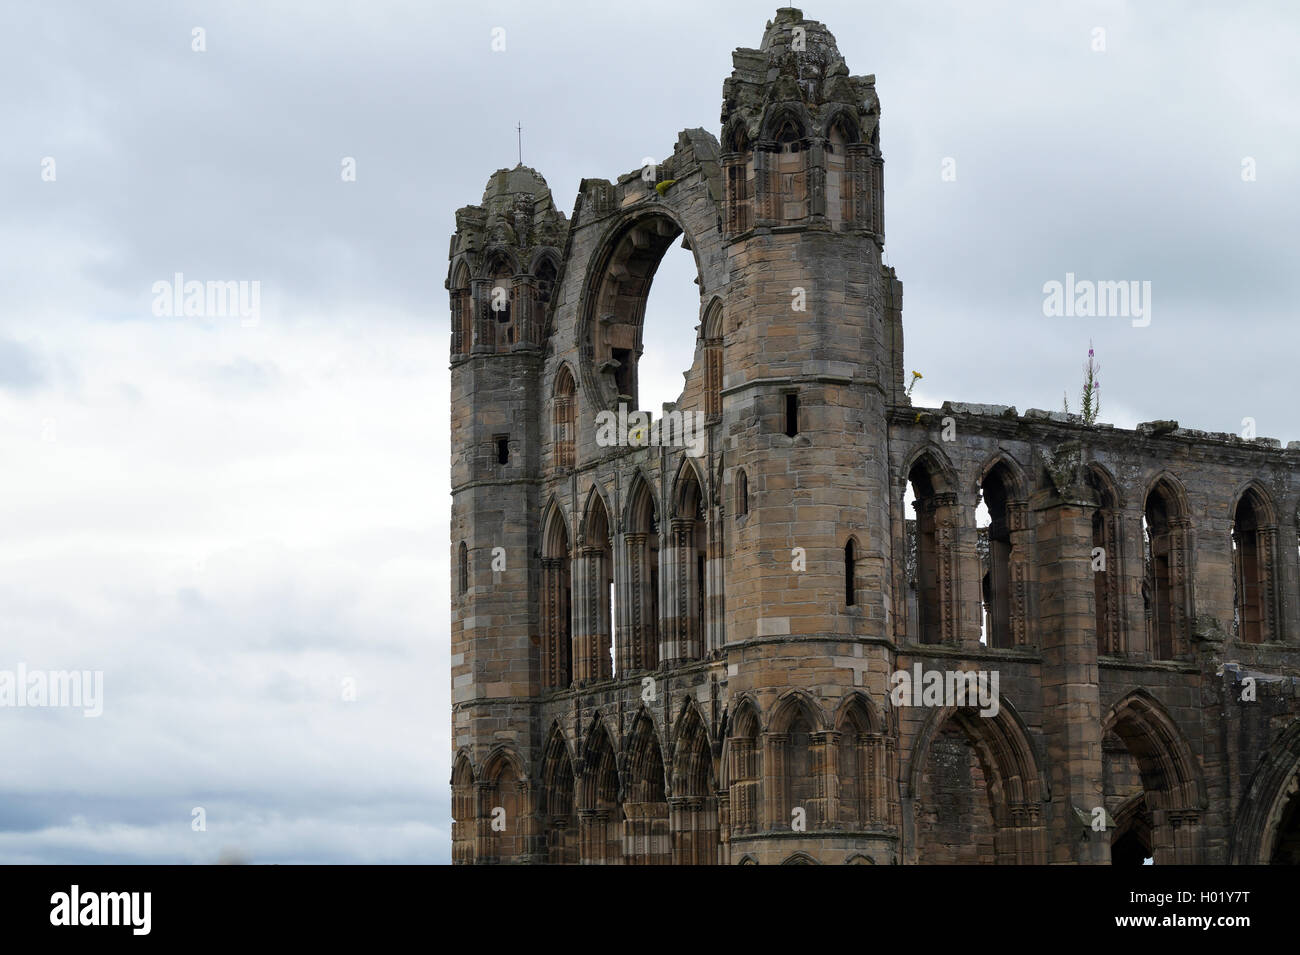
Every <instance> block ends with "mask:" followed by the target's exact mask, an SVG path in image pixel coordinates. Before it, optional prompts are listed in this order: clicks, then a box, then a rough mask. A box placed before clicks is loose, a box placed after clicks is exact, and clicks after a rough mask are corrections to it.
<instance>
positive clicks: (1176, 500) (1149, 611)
mask: <svg viewBox="0 0 1300 955" xmlns="http://www.w3.org/2000/svg"><path fill="white" fill-rule="evenodd" d="M1142 517H1143V522H1144V542H1143V564H1144V576H1143V582H1142V596H1143V602H1144V605H1145V623H1146V628H1147V646H1148V647H1149V649H1150V652H1151V656H1152V658H1153V659H1156V660H1174V659H1178V658H1179V657H1181V656H1184V655H1185V654H1186V653H1187V652H1188V644H1189V639H1190V635H1191V622H1192V617H1193V597H1192V588H1193V579H1194V578H1193V575H1194V572H1195V571H1194V566H1193V559H1194V551H1193V539H1192V527H1191V507H1190V505H1189V503H1188V500H1187V492H1186V490H1184V488H1183V485H1182V482H1180V481H1179V480H1178V479H1177V478H1176V477H1174V476H1173V475H1172V474H1171V473H1169V472H1168V471H1161V472H1160V473H1158V474H1157V475H1156V476H1155V477H1154V478H1153V479H1152V480H1151V482H1150V483H1149V484H1148V485H1147V489H1146V493H1145V495H1144V496H1143V501H1142Z"/></svg>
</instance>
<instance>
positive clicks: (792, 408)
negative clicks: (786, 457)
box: [785, 392, 799, 438]
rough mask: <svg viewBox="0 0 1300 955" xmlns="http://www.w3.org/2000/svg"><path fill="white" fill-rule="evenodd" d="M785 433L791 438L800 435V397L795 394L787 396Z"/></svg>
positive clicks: (791, 393)
mask: <svg viewBox="0 0 1300 955" xmlns="http://www.w3.org/2000/svg"><path fill="white" fill-rule="evenodd" d="M785 433H786V436H787V437H790V438H793V437H794V436H795V435H796V434H798V433H799V396H798V395H797V394H795V393H794V392H790V393H789V394H787V395H786V396H785Z"/></svg>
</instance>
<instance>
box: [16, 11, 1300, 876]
mask: <svg viewBox="0 0 1300 955" xmlns="http://www.w3.org/2000/svg"><path fill="white" fill-rule="evenodd" d="M803 9H804V13H805V15H806V16H807V17H808V18H810V19H817V20H820V21H821V22H823V23H825V24H826V25H827V26H829V28H830V29H831V31H832V32H833V33H834V34H835V36H836V38H837V40H838V42H839V48H840V51H841V53H842V54H843V56H844V57H845V59H846V61H847V63H848V66H849V69H850V70H851V71H852V72H853V73H855V74H865V73H874V74H875V75H876V83H877V90H878V92H879V96H880V100H881V107H882V119H881V146H882V150H883V152H884V156H885V209H886V211H885V219H886V234H887V249H886V257H887V261H888V262H889V263H890V264H891V265H893V266H895V267H896V268H897V269H898V274H899V277H900V278H901V279H902V280H903V282H904V285H905V289H906V291H905V307H904V321H905V330H906V332H905V333H906V346H907V357H906V361H907V365H908V367H909V369H912V368H914V369H916V370H918V371H921V372H922V373H923V374H924V375H925V378H924V379H923V380H922V382H921V384H920V385H919V386H918V388H917V392H916V395H915V397H916V398H917V399H918V400H919V401H921V402H923V403H933V404H937V403H939V402H941V401H944V400H947V399H952V400H959V401H978V402H995V403H1002V404H1014V405H1016V406H1017V407H1019V408H1020V409H1021V410H1022V411H1023V410H1024V409H1026V408H1029V407H1041V408H1049V409H1059V408H1060V406H1061V399H1062V392H1063V391H1065V390H1068V391H1069V392H1070V395H1071V402H1072V405H1073V404H1074V403H1075V402H1076V401H1077V398H1076V396H1077V392H1078V385H1079V379H1080V366H1081V363H1082V361H1083V359H1084V357H1085V355H1086V352H1087V348H1088V342H1089V339H1091V340H1092V341H1093V342H1094V343H1095V346H1096V349H1097V355H1098V358H1099V360H1100V362H1101V364H1102V368H1103V370H1102V375H1101V380H1102V383H1103V386H1102V389H1101V396H1102V415H1101V418H1102V420H1104V421H1111V422H1114V423H1115V424H1117V425H1121V426H1128V427H1131V426H1132V425H1134V424H1136V423H1137V422H1138V421H1144V420H1149V419H1153V418H1177V419H1178V420H1179V421H1180V422H1182V424H1183V425H1184V426H1188V427H1197V428H1204V429H1208V430H1218V431H1239V430H1240V428H1241V422H1242V419H1243V418H1244V417H1253V418H1254V419H1256V422H1257V428H1258V432H1259V434H1261V435H1267V436H1273V437H1278V438H1281V439H1283V440H1284V441H1285V440H1297V439H1300V412H1298V411H1297V397H1298V395H1300V386H1297V384H1296V374H1295V368H1296V363H1297V358H1298V357H1300V328H1298V326H1297V315H1296V312H1297V309H1296V306H1297V302H1298V301H1300V278H1298V277H1297V276H1298V275H1300V268H1297V258H1298V256H1297V251H1298V244H1300V243H1298V240H1297V223H1298V222H1300V57H1297V56H1296V52H1295V51H1296V50H1297V49H1300V14H1298V13H1297V12H1296V11H1295V9H1294V8H1292V7H1290V6H1289V5H1286V4H1283V3H1277V4H1273V5H1264V4H1258V5H1256V4H1250V3H1228V2H1224V3H1221V4H1196V5H1191V4H1185V3H1175V2H1168V3H1158V2H1143V3H1140V4H1133V5H1127V4H1122V3H1071V4H1043V3H1041V2H1029V0H1026V2H1024V3H971V2H968V0H960V2H953V3H939V2H928V3H914V2H909V3H902V2H895V3H874V2H873V3H863V2H862V0H848V2H825V3H819V4H817V5H815V6H813V5H810V6H805V7H804V8H803ZM774 11H775V5H773V4H763V3H735V2H732V3H719V4H699V3H686V2H681V3H678V2H670V0H662V2H656V3H654V4H609V3H605V2H598V3H591V4H572V5H568V6H564V7H559V6H553V5H549V4H548V5H542V4H537V3H526V4H525V3H520V4H503V3H490V2H478V3H448V4H429V3H399V2H386V0H364V2H355V3H344V2H331V3H326V2H319V0H312V2H273V3H266V2H257V3H253V2H248V3H242V2H231V0H223V2H221V3H216V2H213V3H161V2H158V3H139V2H114V3H102V2H86V3H68V2H58V0H50V2H38V0H13V2H9V3H6V4H4V6H3V7H2V8H0V103H2V104H3V105H2V106H0V120H2V121H3V129H4V133H3V136H2V137H0V468H2V469H3V475H4V478H3V487H4V493H3V494H0V670H6V669H8V670H12V669H15V668H16V667H17V666H18V665H19V664H20V663H21V664H23V665H24V666H26V667H27V668H28V669H29V670H35V669H45V670H59V669H78V670H82V669H89V670H102V671H103V673H104V702H103V715H102V716H100V717H99V718H85V717H83V716H82V715H81V713H80V711H78V710H71V709H53V708H46V709H30V708H25V709H16V708H6V709H0V757H2V758H3V764H4V772H3V774H0V861H6V862H211V861H215V860H217V859H218V858H219V857H221V856H222V855H225V856H226V857H228V858H229V857H239V858H245V859H248V860H250V861H253V862H279V863H291V862H445V861H448V860H449V857H450V825H449V821H450V820H449V815H450V812H449V803H450V799H449V788H448V779H449V775H450V759H449V756H450V743H449V725H450V711H449V704H448V685H449V680H450V677H449V669H448V592H449V591H448V566H447V560H448V555H449V544H448V519H449V512H450V498H449V486H448V452H447V448H448V407H447V401H448V372H447V356H448V341H449V331H448V329H449V326H448V302H447V296H446V292H445V291H444V289H443V284H442V283H443V280H444V278H445V276H446V270H447V258H446V256H447V247H448V238H449V236H450V234H451V232H452V230H453V229H454V212H455V210H456V209H457V208H458V207H460V206H463V205H468V204H471V203H476V202H478V201H479V200H480V198H481V196H482V192H483V187H484V185H485V183H486V181H487V179H488V177H489V175H491V173H492V172H493V171H494V170H496V169H498V168H500V167H503V166H509V165H513V164H514V163H515V161H516V148H517V147H516V128H515V126H516V123H521V124H522V125H523V157H524V161H525V163H526V164H528V165H530V166H533V167H535V168H536V169H537V170H538V171H539V172H541V173H542V174H543V175H544V176H545V177H546V178H547V181H548V182H549V184H550V186H551V189H552V191H553V193H554V196H555V200H556V203H557V205H558V206H559V207H560V208H561V209H562V210H563V211H564V212H565V214H566V215H570V214H571V213H572V207H573V201H574V198H575V196H576V194H577V188H578V184H579V181H580V180H581V178H583V177H604V178H610V179H612V178H614V177H616V176H617V175H618V174H620V173H622V172H627V171H630V170H632V169H634V168H636V167H639V166H640V164H641V162H642V159H643V158H645V157H651V158H661V157H663V156H666V155H667V154H669V153H670V152H671V150H672V146H673V143H674V142H675V140H676V134H677V132H678V130H680V129H683V128H686V127H695V126H702V127H704V128H705V129H707V130H709V131H710V132H712V133H713V134H714V135H717V133H718V115H719V109H720V104H721V90H722V81H723V79H724V78H725V77H726V76H728V75H729V73H730V71H731V60H730V53H731V51H732V49H734V48H735V47H737V46H757V45H758V43H759V41H760V39H761V37H762V33H763V28H764V24H765V22H766V21H767V20H768V19H769V18H770V17H771V16H772V15H773V12H774ZM495 27H501V28H504V30H505V33H504V41H505V49H504V50H501V51H493V49H492V41H493V32H492V31H493V28H495ZM1099 27H1100V28H1102V29H1103V30H1104V31H1105V33H1104V44H1105V49H1104V51H1096V50H1094V49H1093V47H1094V45H1095V44H1096V38H1097V36H1098V34H1096V33H1095V32H1094V31H1095V29H1096V28H1099ZM195 28H201V29H202V30H203V31H204V32H203V35H202V36H203V41H204V45H205V46H206V49H205V50H203V51H201V52H199V51H195V50H194V49H193V46H194V44H195V37H194V32H193V31H194V30H195ZM345 157H351V158H352V159H354V160H355V168H356V179H355V181H344V179H343V176H342V175H341V169H342V164H343V162H344V159H345ZM946 157H947V158H951V159H953V160H954V161H955V170H956V178H955V180H952V181H945V179H944V177H943V176H942V172H943V168H944V167H943V163H944V159H945V158H946ZM1247 158H1249V159H1250V160H1253V168H1254V171H1255V178H1254V180H1253V181H1244V180H1243V175H1242V172H1243V162H1244V161H1245V160H1246V159H1247ZM49 160H53V162H52V163H51V162H50V161H49ZM1247 165H1248V166H1249V165H1252V164H1251V163H1247ZM950 168H951V167H950ZM51 175H52V178H51ZM689 262H690V257H689V254H688V253H686V252H684V251H682V250H674V251H673V252H672V253H671V254H670V256H669V257H668V258H667V259H666V261H665V264H664V266H663V268H662V269H661V271H660V274H659V276H658V277H657V279H656V283H655V287H654V291H653V300H652V305H651V309H650V311H649V314H648V326H649V327H648V329H647V335H646V342H647V350H646V355H645V358H644V359H643V364H642V375H643V377H651V376H657V380H656V381H654V382H653V383H650V382H648V383H647V384H646V385H645V386H643V387H644V388H645V391H646V393H645V394H644V395H643V398H645V399H647V400H644V401H643V404H644V405H646V406H647V407H657V406H658V404H657V402H658V401H660V400H668V399H670V398H672V397H675V396H676V393H677V391H679V390H680V385H681V371H682V370H683V369H685V367H686V366H687V365H688V364H689V362H690V355H689V353H688V351H687V350H685V348H684V345H683V343H687V342H689V341H690V334H689V333H690V330H691V329H692V328H693V327H694V325H695V323H696V321H697V306H698V299H697V298H695V297H694V296H693V292H694V287H693V286H692V285H691V283H690V277H691V270H690V265H689ZM178 272H179V273H182V274H183V275H184V276H185V278H186V279H187V280H200V281H238V282H249V283H251V282H254V281H256V282H258V283H260V286H259V288H260V295H261V298H260V308H259V311H258V313H257V320H256V322H253V321H244V320H241V318H239V317H237V316H233V317H211V316H189V317H185V316H158V315H155V314H154V309H153V307H152V306H153V303H154V292H153V288H154V284H155V283H157V282H160V281H171V280H172V278H173V276H174V275H175V273H178ZM1067 272H1073V273H1075V275H1076V276H1078V277H1079V278H1081V279H1096V280H1140V281H1150V282H1151V283H1152V313H1151V323H1150V325H1149V326H1148V327H1145V328H1136V327H1133V325H1132V323H1131V321H1129V320H1127V319H1123V318H1088V319H1085V318H1048V317H1044V314H1043V305H1042V303H1043V297H1044V296H1043V291H1042V289H1043V285H1044V283H1045V282H1049V281H1052V280H1058V281H1063V280H1064V278H1065V275H1066V273H1067ZM345 681H353V682H352V683H350V684H348V685H349V686H354V687H355V695H356V699H355V701H347V700H345V699H344V693H343V689H342V688H343V686H344V682H345ZM197 807H201V808H202V809H203V810H204V813H205V817H206V831H195V830H194V829H193V827H192V824H191V820H192V818H193V811H194V809H195V808H197Z"/></svg>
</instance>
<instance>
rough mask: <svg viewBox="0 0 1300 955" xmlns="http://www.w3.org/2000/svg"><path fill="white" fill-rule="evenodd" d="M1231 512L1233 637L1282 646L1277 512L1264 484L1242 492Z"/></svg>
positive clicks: (1243, 488) (1248, 485)
mask: <svg viewBox="0 0 1300 955" xmlns="http://www.w3.org/2000/svg"><path fill="white" fill-rule="evenodd" d="M1231 507H1232V510H1231V511H1230V512H1229V521H1230V527H1231V542H1232V564H1233V566H1232V580H1233V610H1234V613H1233V632H1234V633H1235V634H1236V637H1237V639H1238V640H1241V641H1242V642H1244V643H1272V642H1275V641H1280V639H1281V631H1282V626H1281V624H1282V615H1283V613H1282V611H1283V608H1282V600H1281V588H1280V587H1279V586H1278V584H1279V578H1280V576H1281V575H1280V574H1279V573H1278V570H1279V568H1280V566H1282V561H1281V560H1280V556H1281V555H1280V554H1279V549H1278V526H1277V510H1276V508H1275V507H1274V506H1273V501H1272V498H1271V497H1270V495H1269V493H1268V491H1267V490H1265V488H1264V486H1263V484H1261V483H1260V482H1259V481H1258V480H1254V479H1251V480H1250V481H1247V482H1245V483H1244V484H1243V485H1241V486H1240V487H1239V488H1238V489H1237V491H1236V492H1235V493H1234V495H1233V501H1232V505H1231Z"/></svg>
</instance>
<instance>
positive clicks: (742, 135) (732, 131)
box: [722, 114, 750, 153]
mask: <svg viewBox="0 0 1300 955" xmlns="http://www.w3.org/2000/svg"><path fill="white" fill-rule="evenodd" d="M722 146H723V150H724V151H726V152H732V153H744V152H748V151H749V146H750V138H749V130H748V129H746V127H745V121H744V120H743V119H742V118H741V117H740V115H739V114H737V115H736V116H734V117H732V119H731V120H730V121H728V123H727V125H726V127H725V128H724V129H723V130H722Z"/></svg>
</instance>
